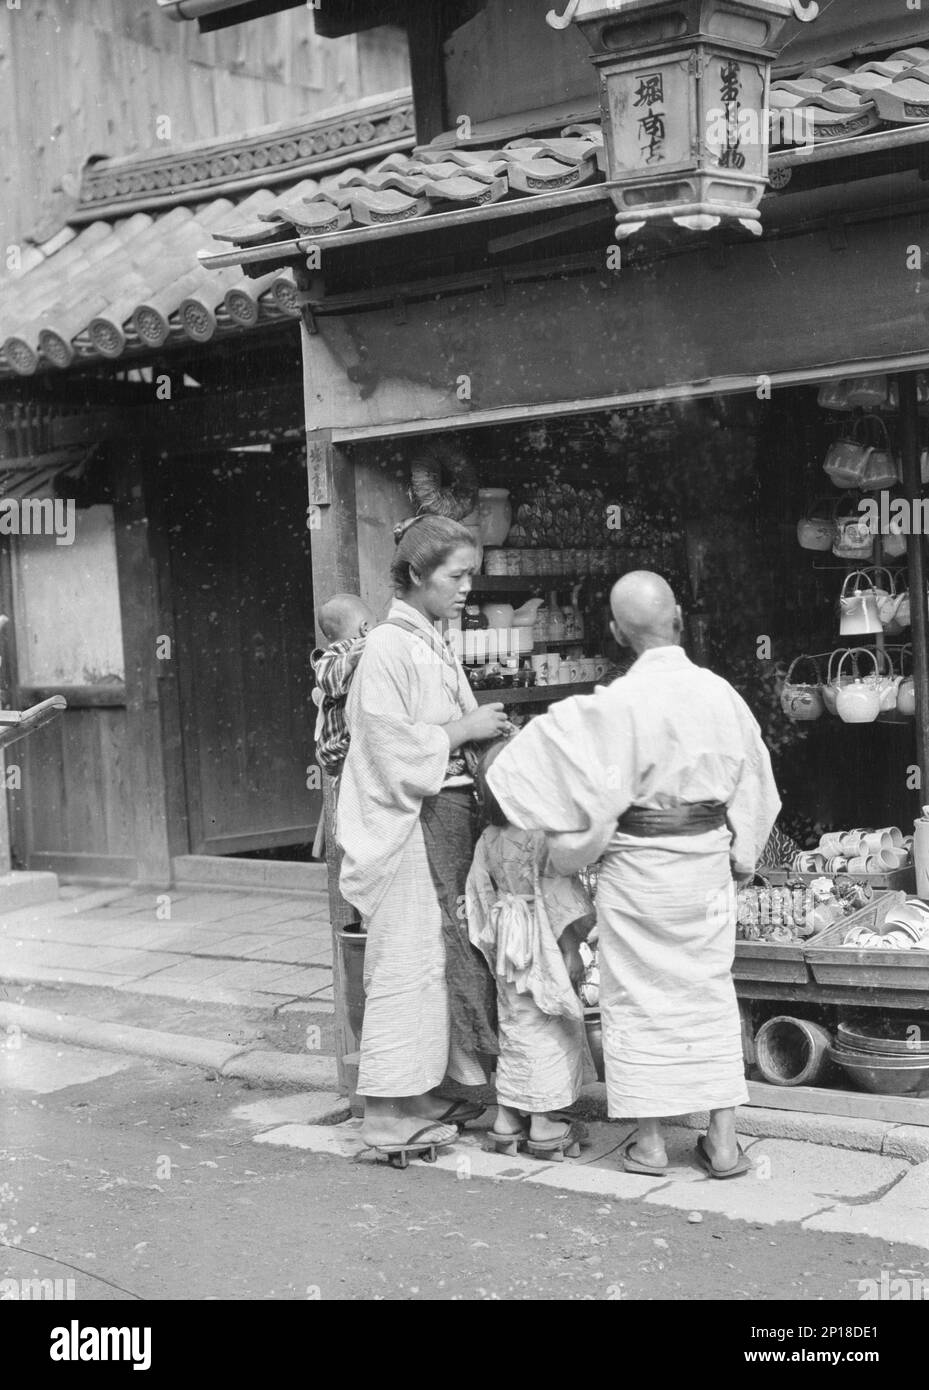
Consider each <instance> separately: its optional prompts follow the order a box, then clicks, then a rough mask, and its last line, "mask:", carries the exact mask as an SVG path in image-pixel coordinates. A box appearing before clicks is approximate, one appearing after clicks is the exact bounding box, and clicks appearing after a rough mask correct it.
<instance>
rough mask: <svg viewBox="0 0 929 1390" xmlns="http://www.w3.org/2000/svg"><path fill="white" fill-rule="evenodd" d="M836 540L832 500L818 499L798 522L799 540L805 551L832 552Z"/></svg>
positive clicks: (827, 498)
mask: <svg viewBox="0 0 929 1390" xmlns="http://www.w3.org/2000/svg"><path fill="white" fill-rule="evenodd" d="M834 539H835V521H834V519H833V505H832V499H831V498H829V497H818V498H817V499H816V500H815V501H813V502H811V503H810V505H809V506H808V507H807V508H806V511H805V512H804V514H803V516H802V517H801V518H800V520H799V521H798V522H797V540H798V541H799V542H800V544H801V545H802V546H803V549H804V550H831V549H832V542H833V540H834Z"/></svg>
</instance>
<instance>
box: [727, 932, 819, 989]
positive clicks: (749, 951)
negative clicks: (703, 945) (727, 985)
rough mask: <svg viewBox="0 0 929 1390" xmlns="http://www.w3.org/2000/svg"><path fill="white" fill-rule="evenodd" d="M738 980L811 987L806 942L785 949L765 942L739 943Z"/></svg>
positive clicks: (734, 967)
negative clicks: (805, 950) (805, 953)
mask: <svg viewBox="0 0 929 1390" xmlns="http://www.w3.org/2000/svg"><path fill="white" fill-rule="evenodd" d="M732 978H733V979H734V980H768V981H772V980H773V981H776V982H778V983H779V984H784V985H807V984H809V982H810V978H811V977H810V971H809V967H808V965H807V963H806V959H805V956H804V945H803V942H798V943H797V944H796V945H795V946H794V945H790V946H788V945H784V944H781V943H778V942H773V943H771V944H770V945H769V944H768V943H767V942H764V941H737V942H736V943H735V959H734V961H733V962H732Z"/></svg>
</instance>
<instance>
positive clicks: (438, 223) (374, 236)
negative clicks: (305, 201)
mask: <svg viewBox="0 0 929 1390" xmlns="http://www.w3.org/2000/svg"><path fill="white" fill-rule="evenodd" d="M608 199H609V188H608V187H607V185H606V184H603V183H599V184H593V185H591V186H590V187H588V188H574V189H569V190H567V191H566V192H564V193H543V194H539V195H537V196H535V197H533V198H521V199H518V200H515V201H513V202H510V203H491V204H489V205H487V206H484V207H478V208H464V209H460V210H456V211H454V212H437V213H433V214H432V216H430V217H420V218H415V219H413V220H411V221H409V222H381V223H378V224H377V225H376V226H372V227H351V228H349V229H348V230H347V231H344V232H328V233H324V234H323V235H320V236H301V237H294V238H291V239H289V240H287V241H277V242H271V243H265V244H263V245H261V246H248V247H241V248H239V249H238V250H234V251H222V252H218V253H214V252H209V251H201V252H200V254H199V257H198V259H199V261H200V264H201V265H202V266H203V267H204V269H206V270H222V269H224V268H229V267H232V266H249V267H252V266H256V265H259V264H261V263H262V262H265V261H287V260H291V259H293V258H295V257H302V256H306V255H308V254H309V253H310V252H311V251H312V250H313V249H314V248H316V247H318V248H319V249H320V250H321V251H324V250H326V249H327V248H339V249H341V248H342V247H349V246H365V245H371V244H372V243H373V242H375V241H378V242H380V241H389V240H392V239H394V238H397V237H407V236H416V235H417V234H419V233H422V232H441V231H450V230H452V229H456V228H459V229H460V228H461V227H466V226H476V225H479V224H483V223H487V222H497V221H501V220H506V219H512V218H515V217H526V216H529V215H533V214H537V213H539V212H557V211H560V210H562V209H566V208H575V207H578V206H580V205H583V204H591V203H605V202H607V201H608Z"/></svg>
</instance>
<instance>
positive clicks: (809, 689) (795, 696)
mask: <svg viewBox="0 0 929 1390" xmlns="http://www.w3.org/2000/svg"><path fill="white" fill-rule="evenodd" d="M801 661H806V662H808V663H809V665H810V666H811V667H812V668H813V671H814V673H815V676H816V679H815V681H806V682H804V681H795V680H794V671H795V670H796V668H797V667H798V666H799V665H800V663H801ZM821 685H822V672H821V671H820V669H819V663H818V662H817V661H816V658H815V657H812V656H798V657H796V658H795V659H794V660H793V661H792V662H791V664H790V669H789V670H788V672H787V676H786V679H785V681H784V688H783V690H782V691H781V709H782V710H783V711H784V713H785V714H786V715H787V718H788V719H793V720H794V721H795V723H798V724H800V723H805V722H808V721H810V720H813V719H819V717H820V715H821V714H822V713H823V708H824V706H823V696H822V689H821Z"/></svg>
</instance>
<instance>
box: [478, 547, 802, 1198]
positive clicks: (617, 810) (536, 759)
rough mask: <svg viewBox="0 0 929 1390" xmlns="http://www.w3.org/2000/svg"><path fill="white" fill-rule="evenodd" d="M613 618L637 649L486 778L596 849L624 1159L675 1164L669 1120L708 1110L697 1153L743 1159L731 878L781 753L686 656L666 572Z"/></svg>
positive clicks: (741, 1166) (762, 820)
mask: <svg viewBox="0 0 929 1390" xmlns="http://www.w3.org/2000/svg"><path fill="white" fill-rule="evenodd" d="M610 604H611V607H612V611H613V621H612V623H611V630H612V632H613V635H614V637H615V638H616V640H617V642H619V643H620V645H621V646H625V647H630V648H632V650H633V651H634V652H635V654H636V660H635V662H634V664H633V665H632V667H631V668H630V670H629V671H628V673H627V674H626V676H625V677H623V678H621V679H618V680H616V681H614V682H613V683H612V684H611V685H609V686H601V687H599V688H598V689H597V690H596V691H595V693H594V694H593V695H583V696H576V697H572V698H571V699H567V700H563V701H562V702H561V703H560V704H557V705H554V706H553V707H552V708H551V709H550V710H549V712H548V713H547V714H544V715H542V716H540V717H539V718H537V719H534V720H533V721H532V722H531V723H530V724H528V725H527V726H526V728H525V729H523V730H522V731H521V732H520V733H519V734H518V735H517V737H516V738H515V739H514V740H513V742H512V744H511V745H510V746H509V747H508V748H506V749H504V750H503V752H502V753H501V754H500V756H499V757H498V758H497V760H496V762H495V763H494V765H493V767H492V768H491V769H490V772H489V774H488V781H489V783H490V785H491V787H492V789H493V792H494V794H495V796H496V797H497V799H498V801H499V803H500V805H501V807H502V808H503V811H504V813H505V814H506V816H507V817H508V819H509V820H511V821H512V822H513V823H514V824H515V825H518V826H522V827H523V828H524V829H527V830H545V831H546V832H547V833H548V837H549V848H550V851H551V856H552V860H553V862H554V864H555V866H556V868H557V869H558V870H559V871H560V872H562V873H570V872H573V871H575V870H577V869H579V868H581V867H583V866H584V865H587V864H592V863H594V862H596V861H597V860H600V870H599V875H598V883H597V915H598V924H599V936H600V942H599V953H600V1007H601V1012H602V1018H603V1050H604V1061H605V1069H606V1086H607V1099H608V1106H609V1114H610V1116H611V1117H615V1118H620V1117H621V1118H633V1117H634V1118H636V1119H637V1120H638V1129H637V1131H636V1133H635V1135H633V1137H632V1138H631V1139H630V1141H629V1142H628V1144H627V1146H626V1149H625V1153H624V1162H625V1166H626V1169H627V1171H630V1172H637V1173H649V1174H651V1173H662V1172H664V1171H665V1169H666V1168H667V1163H668V1159H667V1152H666V1149H665V1143H664V1136H663V1128H662V1120H663V1119H665V1118H668V1117H670V1116H672V1115H683V1114H690V1113H693V1112H695V1111H704V1110H706V1111H709V1112H710V1124H709V1128H708V1131H707V1134H706V1136H705V1138H704V1137H701V1138H700V1140H699V1141H698V1146H697V1154H696V1158H697V1161H698V1163H699V1164H700V1166H701V1167H702V1168H703V1169H704V1170H705V1171H706V1172H707V1173H708V1175H709V1176H711V1177H736V1176H739V1175H740V1174H742V1173H745V1172H747V1171H749V1168H750V1165H749V1163H748V1161H747V1160H746V1158H745V1156H744V1155H743V1154H742V1152H741V1149H740V1148H739V1145H738V1141H737V1138H736V1128H735V1107H736V1106H738V1105H741V1104H743V1103H744V1102H746V1101H747V1100H748V1093H747V1090H746V1086H745V1074H744V1065H743V1060H742V1044H741V1030H740V1026H739V1013H738V1004H737V1001H736V996H735V987H734V985H733V982H732V974H731V970H732V960H733V955H734V952H735V886H736V883H737V882H740V881H745V880H747V879H748V878H749V877H750V876H751V875H752V874H753V873H754V870H755V865H756V863H757V861H758V859H759V857H760V855H761V852H762V850H763V849H764V846H765V843H766V841H767V839H768V836H769V834H770V832H771V828H772V826H773V824H774V821H775V819H776V817H777V813H778V811H779V809H780V800H779V798H778V795H777V790H776V787H775V784H774V778H773V775H772V772H771V760H770V758H769V756H768V751H767V749H766V748H765V746H764V744H763V742H762V739H761V733H760V730H759V728H758V725H757V723H756V722H755V719H754V718H753V716H752V714H751V711H750V710H749V709H748V706H747V705H746V704H745V702H744V701H743V700H742V698H741V696H740V695H738V694H737V693H736V691H735V690H733V688H732V687H731V686H730V685H729V684H728V683H727V682H726V681H724V680H722V679H721V678H720V677H719V676H716V675H713V674H712V672H710V671H707V670H704V669H702V668H700V667H698V666H694V665H693V664H692V663H691V662H690V661H689V660H688V658H687V656H686V655H685V654H684V652H683V650H682V649H681V646H680V639H681V611H680V608H679V607H678V605H677V603H676V602H675V599H674V594H673V593H672V591H671V589H670V588H669V587H668V585H667V584H666V583H665V581H664V580H663V579H661V578H660V577H659V576H658V575H655V574H650V573H648V572H646V571H637V572H635V573H632V574H627V575H625V576H624V577H623V578H622V579H620V580H619V581H618V583H617V584H616V585H615V586H614V588H613V592H612V594H611V596H610Z"/></svg>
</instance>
